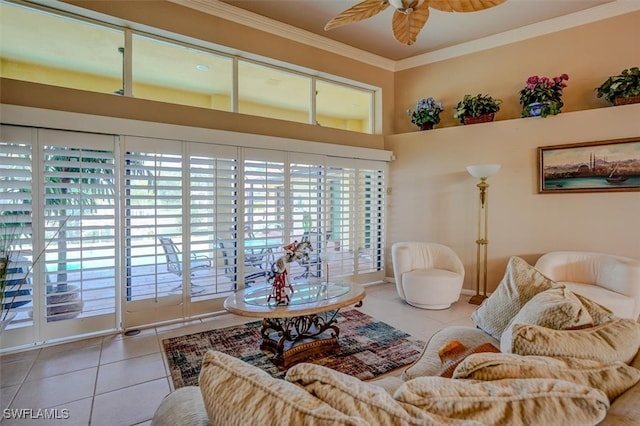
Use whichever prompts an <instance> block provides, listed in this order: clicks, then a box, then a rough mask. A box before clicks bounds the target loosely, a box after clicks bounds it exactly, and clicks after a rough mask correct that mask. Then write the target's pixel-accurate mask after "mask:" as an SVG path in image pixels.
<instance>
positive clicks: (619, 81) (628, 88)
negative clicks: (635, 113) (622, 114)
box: [596, 67, 640, 105]
mask: <svg viewBox="0 0 640 426" xmlns="http://www.w3.org/2000/svg"><path fill="white" fill-rule="evenodd" d="M596 90H597V92H598V95H597V96H598V97H599V98H601V97H603V96H604V98H605V99H606V100H607V101H609V102H611V103H612V104H614V105H624V104H631V103H637V102H640V68H638V67H633V68H629V69H626V70H623V71H622V72H621V73H620V74H618V75H614V76H611V77H609V78H607V79H606V80H605V82H604V83H602V84H601V85H600V87H597V88H596Z"/></svg>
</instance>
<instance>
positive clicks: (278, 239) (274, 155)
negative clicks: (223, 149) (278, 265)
mask: <svg viewBox="0 0 640 426" xmlns="http://www.w3.org/2000/svg"><path fill="white" fill-rule="evenodd" d="M243 182H244V223H243V224H242V227H243V230H242V232H240V231H237V232H236V231H235V230H233V231H234V235H232V237H233V238H234V239H235V243H236V244H237V242H238V241H242V242H243V246H244V248H245V250H244V252H241V253H238V254H236V256H235V257H236V259H235V262H236V264H242V267H243V270H244V266H245V264H246V266H255V267H265V268H268V267H270V264H271V263H272V262H273V261H274V260H275V259H277V258H278V257H279V256H281V255H282V253H283V251H282V246H283V245H284V244H285V236H286V234H285V232H286V230H287V223H286V218H287V216H286V210H287V209H286V205H287V201H286V200H287V194H286V191H287V183H286V179H285V160H284V153H282V152H278V151H268V150H260V149H247V150H245V151H244V179H243ZM236 247H237V246H236ZM264 254H266V256H264V257H263V256H261V255H264ZM261 262H262V263H264V265H263V264H261ZM260 281H265V280H260Z"/></svg>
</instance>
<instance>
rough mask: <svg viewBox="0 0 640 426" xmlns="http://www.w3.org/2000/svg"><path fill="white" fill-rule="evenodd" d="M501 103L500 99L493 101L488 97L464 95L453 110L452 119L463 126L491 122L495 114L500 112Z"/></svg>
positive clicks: (493, 99)
mask: <svg viewBox="0 0 640 426" xmlns="http://www.w3.org/2000/svg"><path fill="white" fill-rule="evenodd" d="M501 103H502V100H501V99H495V98H492V97H491V96H489V95H481V94H478V95H476V96H471V95H464V98H463V99H462V100H461V101H460V102H458V104H457V105H456V107H455V108H454V113H453V117H454V118H457V119H459V120H460V122H461V123H463V124H475V123H484V122H487V121H493V119H494V117H495V114H496V112H498V111H500V104H501Z"/></svg>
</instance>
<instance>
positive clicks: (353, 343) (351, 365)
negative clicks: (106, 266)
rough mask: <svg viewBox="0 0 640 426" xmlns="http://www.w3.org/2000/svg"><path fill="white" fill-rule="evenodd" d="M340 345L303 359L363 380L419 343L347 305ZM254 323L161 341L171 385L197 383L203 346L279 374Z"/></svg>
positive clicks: (405, 359)
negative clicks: (168, 368)
mask: <svg viewBox="0 0 640 426" xmlns="http://www.w3.org/2000/svg"><path fill="white" fill-rule="evenodd" d="M338 326H339V327H340V338H339V343H340V349H336V350H334V351H333V352H324V353H318V354H314V355H312V356H311V357H309V358H307V359H305V360H304V361H305V362H312V363H314V364H319V365H324V366H325V367H329V368H332V369H334V370H337V371H340V372H342V373H345V374H349V375H351V376H354V377H357V378H359V379H361V380H368V379H372V378H374V377H377V376H379V375H381V374H384V373H387V372H389V371H391V370H394V369H396V368H399V367H402V366H405V365H407V364H410V363H412V362H413V361H415V360H416V358H417V357H418V355H419V354H420V352H421V351H422V347H423V346H424V343H423V342H421V341H418V340H413V339H411V336H409V335H408V334H407V333H405V332H403V331H400V330H398V329H395V328H393V327H391V326H390V325H388V324H385V323H383V322H381V321H376V320H375V319H374V318H372V317H370V316H369V315H366V314H363V313H362V312H360V311H358V310H356V309H351V310H347V311H342V312H340V313H339V314H338ZM260 341H261V336H260V321H254V322H250V323H248V324H244V325H240V326H235V327H228V328H223V329H218V330H210V331H204V332H201V333H195V334H190V335H187V336H181V337H174V338H171V339H165V340H163V345H164V350H165V351H166V353H167V359H168V360H169V366H170V369H171V377H172V378H173V383H174V385H175V387H176V389H177V388H180V387H182V386H188V385H197V384H198V375H199V374H200V365H201V363H202V358H203V357H204V354H205V353H206V352H207V351H208V350H209V349H214V350H217V351H220V352H224V353H227V354H229V355H232V356H234V357H236V358H240V359H241V360H243V361H245V362H247V363H249V364H252V365H255V366H256V367H259V368H261V369H263V370H265V371H266V372H268V373H269V374H271V375H272V376H273V377H276V378H283V377H284V375H285V373H286V369H284V368H281V367H278V366H276V365H275V364H273V363H272V362H271V358H272V357H273V354H272V353H271V352H269V351H262V350H260Z"/></svg>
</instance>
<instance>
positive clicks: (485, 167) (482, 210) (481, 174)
mask: <svg viewBox="0 0 640 426" xmlns="http://www.w3.org/2000/svg"><path fill="white" fill-rule="evenodd" d="M499 170H500V164H477V165H474V166H467V171H468V172H469V174H470V175H471V176H473V177H475V178H478V179H480V182H479V183H478V184H477V185H476V186H477V187H478V189H479V190H480V205H479V206H478V239H477V240H476V247H477V248H476V294H475V295H474V296H472V297H471V299H469V303H472V304H474V305H479V304H481V303H482V301H483V300H484V299H486V298H487V249H488V247H487V246H488V245H489V240H488V239H487V236H488V234H487V232H488V230H487V224H488V223H489V191H488V190H489V184H488V183H487V178H489V177H491V176H493V175H495V174H496V173H498V171H499ZM480 278H482V294H480Z"/></svg>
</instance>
